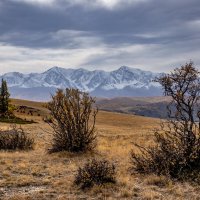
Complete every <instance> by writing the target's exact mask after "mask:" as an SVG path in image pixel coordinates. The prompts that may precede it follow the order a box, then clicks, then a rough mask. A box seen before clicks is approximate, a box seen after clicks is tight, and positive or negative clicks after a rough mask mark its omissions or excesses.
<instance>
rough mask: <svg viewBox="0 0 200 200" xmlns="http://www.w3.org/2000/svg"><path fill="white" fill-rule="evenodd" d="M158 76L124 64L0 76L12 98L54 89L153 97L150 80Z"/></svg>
mask: <svg viewBox="0 0 200 200" xmlns="http://www.w3.org/2000/svg"><path fill="white" fill-rule="evenodd" d="M160 75H161V74H160V73H153V72H150V71H144V70H140V69H136V68H130V67H127V66H122V67H120V68H119V69H117V70H114V71H111V72H106V71H103V70H94V71H89V70H86V69H83V68H79V69H65V68H60V67H53V68H51V69H49V70H47V71H45V72H43V73H30V74H23V73H19V72H10V73H6V74H4V75H2V76H0V78H3V79H5V80H6V81H7V83H8V86H9V88H10V91H11V95H12V97H14V98H24V99H31V100H40V101H41V100H48V99H49V98H50V93H53V92H55V90H56V89H57V88H78V89H80V90H82V91H86V92H89V93H90V94H91V95H93V96H98V97H117V96H130V97H131V96H157V95H160V94H161V88H160V86H159V84H158V83H155V82H153V80H154V79H155V77H158V76H160Z"/></svg>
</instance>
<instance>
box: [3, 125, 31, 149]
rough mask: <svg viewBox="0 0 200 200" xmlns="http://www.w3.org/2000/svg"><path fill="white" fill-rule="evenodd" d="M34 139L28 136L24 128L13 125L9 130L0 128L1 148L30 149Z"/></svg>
mask: <svg viewBox="0 0 200 200" xmlns="http://www.w3.org/2000/svg"><path fill="white" fill-rule="evenodd" d="M33 145H34V140H33V139H32V138H29V137H28V136H27V134H26V133H25V132H24V130H23V129H22V128H21V127H20V128H17V127H16V126H15V125H14V126H12V127H11V129H10V130H5V131H3V130H0V149H1V150H31V149H33Z"/></svg>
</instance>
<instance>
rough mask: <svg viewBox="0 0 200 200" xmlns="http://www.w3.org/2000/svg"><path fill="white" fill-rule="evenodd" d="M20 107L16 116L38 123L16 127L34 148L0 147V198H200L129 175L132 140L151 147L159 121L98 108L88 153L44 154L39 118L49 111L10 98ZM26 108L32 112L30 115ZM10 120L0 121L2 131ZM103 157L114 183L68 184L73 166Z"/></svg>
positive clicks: (198, 193) (47, 137) (194, 189)
mask: <svg viewBox="0 0 200 200" xmlns="http://www.w3.org/2000/svg"><path fill="white" fill-rule="evenodd" d="M12 103H13V104H15V105H16V106H25V107H24V111H23V112H16V113H15V114H16V115H17V116H20V117H21V118H26V119H29V120H34V121H35V122H37V123H33V124H27V125H21V126H22V127H23V128H24V130H26V132H28V133H29V134H30V135H31V136H32V137H33V138H35V143H36V144H35V147H34V150H31V151H28V152H20V151H17V152H16V151H14V152H7V151H0V199H2V200H3V199H5V200H8V199H9V200H51V199H58V200H66V199H146V200H150V199H171V200H175V199H191V200H195V199H200V187H199V186H196V185H192V184H191V183H187V182H184V183H181V182H178V181H175V180H173V181H172V180H170V179H168V178H167V177H158V176H156V175H141V174H135V173H134V174H131V170H130V167H131V162H130V151H131V150H132V149H136V147H134V145H133V143H137V144H142V145H150V144H151V143H152V135H153V132H152V130H153V129H154V128H156V127H158V126H159V122H160V119H154V118H148V117H140V116H134V115H129V114H119V113H113V112H105V111H99V113H98V115H97V124H96V131H97V132H98V138H97V139H98V144H97V148H96V150H95V151H94V152H93V153H86V154H72V153H67V152H61V153H54V154H48V153H47V150H48V148H49V147H50V145H51V144H50V142H51V137H52V130H51V128H50V126H49V125H48V124H47V123H45V122H44V121H43V118H44V117H45V116H47V115H48V110H47V109H46V108H45V107H44V104H43V103H38V102H37V103H36V102H30V101H23V100H12ZM30 110H31V113H32V114H30ZM9 126H10V125H9V124H6V123H0V127H1V129H7V128H9ZM93 157H96V158H106V159H109V160H110V161H112V162H114V163H115V164H116V167H117V183H116V184H108V185H104V186H95V187H93V188H91V189H87V190H81V189H80V188H78V187H77V186H75V185H74V184H73V181H74V175H75V174H76V171H77V169H78V167H80V166H82V165H83V164H84V163H85V162H86V161H87V160H88V159H90V158H93Z"/></svg>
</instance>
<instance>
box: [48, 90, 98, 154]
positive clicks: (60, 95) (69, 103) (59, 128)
mask: <svg viewBox="0 0 200 200" xmlns="http://www.w3.org/2000/svg"><path fill="white" fill-rule="evenodd" d="M94 102H95V100H94V99H93V98H92V97H90V96H89V95H88V93H84V92H81V91H79V90H78V89H66V91H63V90H58V91H57V93H56V95H55V96H52V101H51V102H50V103H49V104H48V106H47V107H48V109H49V110H50V114H51V116H52V123H49V125H50V126H51V127H52V128H53V130H54V135H53V143H52V148H51V149H50V151H49V152H58V151H63V150H65V151H70V152H83V151H87V150H92V149H93V148H94V147H95V145H96V132H95V121H96V115H97V112H98V110H97V109H94V108H93V107H92V106H93V103H94Z"/></svg>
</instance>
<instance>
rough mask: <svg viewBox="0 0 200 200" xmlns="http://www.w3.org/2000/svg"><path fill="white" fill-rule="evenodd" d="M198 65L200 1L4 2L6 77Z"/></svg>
mask: <svg viewBox="0 0 200 200" xmlns="http://www.w3.org/2000/svg"><path fill="white" fill-rule="evenodd" d="M190 60H192V61H193V62H194V63H195V65H196V66H200V0H167V1H164V0H0V74H3V73H5V72H10V71H19V72H24V73H29V72H42V71H44V70H46V69H48V68H50V67H53V66H60V67H65V68H78V67H84V68H87V69H91V70H93V69H103V70H113V69H116V68H119V67H120V66H122V65H126V66H129V67H137V68H141V69H145V70H151V71H156V72H161V71H165V72H168V71H169V70H171V69H172V68H174V67H176V66H177V67H178V66H180V65H181V64H184V63H186V62H189V61H190Z"/></svg>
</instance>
